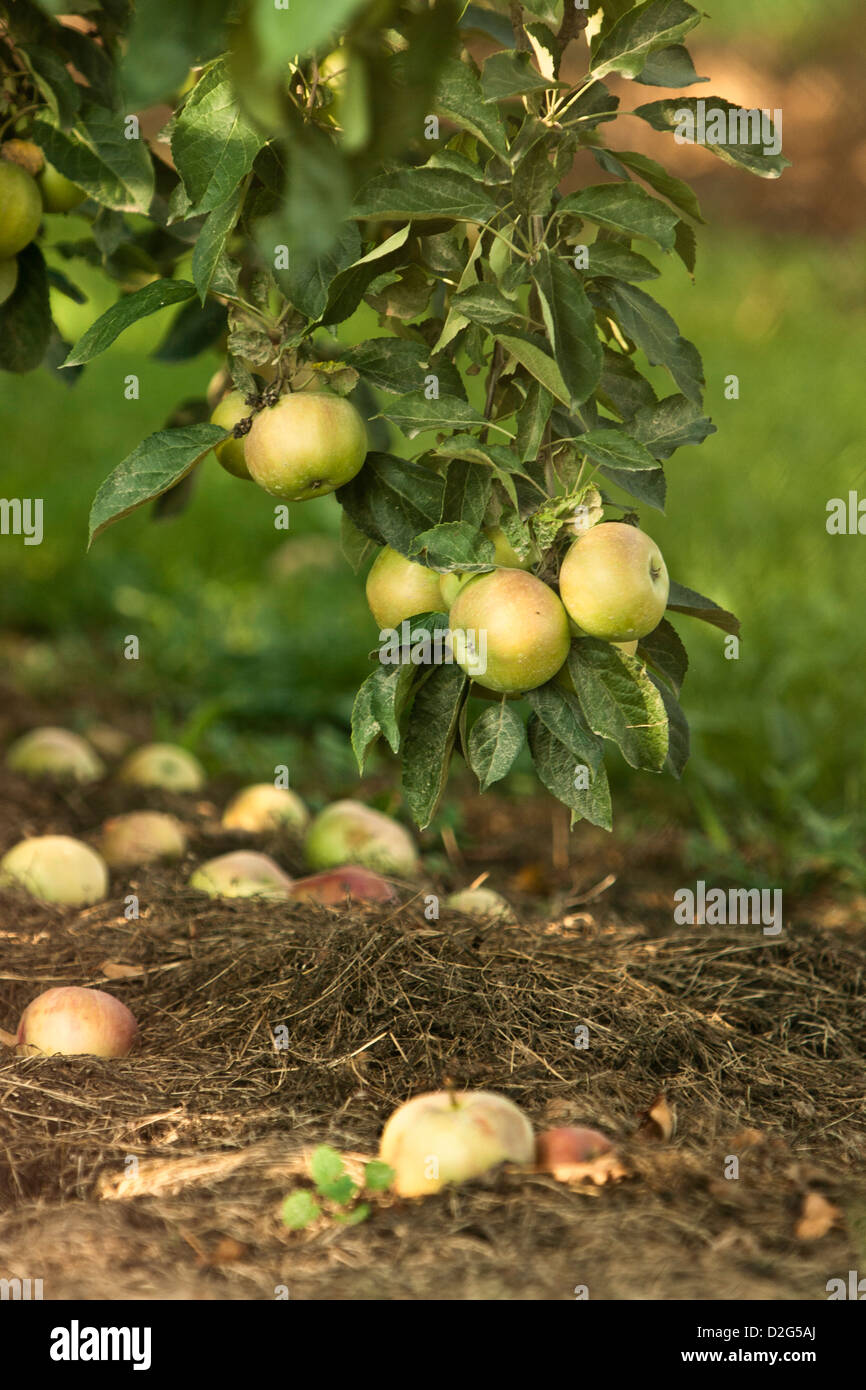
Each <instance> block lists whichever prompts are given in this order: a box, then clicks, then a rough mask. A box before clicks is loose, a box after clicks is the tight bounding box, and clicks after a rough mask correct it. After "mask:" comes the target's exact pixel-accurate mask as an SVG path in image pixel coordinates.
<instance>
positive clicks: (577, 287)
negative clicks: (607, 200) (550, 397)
mask: <svg viewBox="0 0 866 1390" xmlns="http://www.w3.org/2000/svg"><path fill="white" fill-rule="evenodd" d="M534 279H535V283H536V286H537V288H538V294H539V298H540V300H541V309H542V314H543V316H544V322H545V326H546V328H547V332H548V335H549V337H550V341H551V344H552V346H553V351H554V356H555V357H556V365H557V367H558V369H559V372H560V373H561V376H562V380H563V383H564V385H565V389H566V391H567V392H568V393H569V395H570V396H571V399H572V401H574V402H575V403H576V404H577V405H580V404H582V403H583V401H585V400H586V399H587V397H588V396H590V395H591V394H592V392H593V391H594V390H595V388H596V386H597V385H598V382H599V377H600V376H601V361H602V355H601V343H600V342H599V339H598V333H597V332H596V327H595V314H594V313H593V310H592V305H591V304H590V302H589V300H588V299H587V297H586V291H585V290H584V288H583V283H582V281H581V278H580V276H579V275H578V274H577V272H576V271H575V270H573V269H572V267H571V266H570V265H569V264H568V262H566V261H564V260H563V259H562V258H561V257H560V256H551V254H550V252H549V251H548V249H547V247H542V249H541V251H540V253H539V258H538V264H537V265H536V267H535V272H534ZM500 341H503V340H502V339H500ZM503 345H505V344H503ZM508 346H509V347H510V350H511V351H512V352H514V355H515V356H516V357H518V360H521V359H520V357H519V354H518V352H517V351H515V349H514V348H513V346H511V345H510V344H509V345H508ZM523 365H524V366H525V367H527V369H528V370H529V371H533V368H532V365H531V363H530V362H529V361H524V363H523ZM533 375H537V373H536V372H533ZM539 380H541V378H540V377H539ZM542 385H543V386H545V387H547V389H548V390H549V391H553V382H552V379H549V380H547V381H542ZM553 394H554V395H556V394H557V393H556V391H553ZM569 403H570V402H566V404H569Z"/></svg>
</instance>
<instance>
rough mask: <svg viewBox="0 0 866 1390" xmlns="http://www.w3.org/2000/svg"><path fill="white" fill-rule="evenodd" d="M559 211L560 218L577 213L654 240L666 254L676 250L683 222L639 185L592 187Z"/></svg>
mask: <svg viewBox="0 0 866 1390" xmlns="http://www.w3.org/2000/svg"><path fill="white" fill-rule="evenodd" d="M556 211H557V215H559V214H561V213H566V212H576V213H577V214H578V216H579V217H587V218H589V220H590V221H591V222H596V223H597V224H598V225H599V226H600V227H609V228H611V229H612V230H613V231H615V232H621V233H623V234H624V235H625V236H628V237H634V236H638V237H643V238H644V240H646V241H654V242H656V243H657V245H659V246H660V247H661V248H662V250H663V251H672V250H673V247H674V229H675V228H676V225H677V222H678V221H679V218H678V217H677V215H676V213H675V212H672V211H671V209H670V208H669V207H668V205H667V203H662V202H660V201H659V199H658V198H653V197H652V195H651V194H649V193H647V192H646V190H645V189H643V188H639V187H638V185H637V184H636V183H596V184H591V185H589V186H588V187H586V188H581V189H580V190H579V192H577V193H570V194H569V195H568V197H567V198H563V200H562V202H561V203H559V204H558V206H557V209H556Z"/></svg>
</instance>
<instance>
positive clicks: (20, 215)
mask: <svg viewBox="0 0 866 1390" xmlns="http://www.w3.org/2000/svg"><path fill="white" fill-rule="evenodd" d="M41 221H42V199H41V198H40V196H39V188H38V186H37V183H36V180H35V179H34V178H33V176H32V174H28V172H27V170H26V169H23V168H22V167H21V165H20V164H13V163H11V161H9V160H6V159H0V260H3V261H5V260H8V259H9V257H10V256H17V254H18V252H19V251H23V250H24V247H25V246H27V245H28V243H29V242H31V241H32V240H33V238H34V237H35V235H36V233H37V232H38V231H39V223H40V222H41Z"/></svg>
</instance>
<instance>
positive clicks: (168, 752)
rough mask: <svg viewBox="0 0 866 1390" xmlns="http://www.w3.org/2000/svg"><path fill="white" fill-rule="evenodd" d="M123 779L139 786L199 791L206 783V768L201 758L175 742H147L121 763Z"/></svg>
mask: <svg viewBox="0 0 866 1390" xmlns="http://www.w3.org/2000/svg"><path fill="white" fill-rule="evenodd" d="M118 775H119V777H120V780H121V781H122V782H134V783H135V785H136V786H138V787H161V788H162V790H163V791H167V792H197V791H199V790H200V788H201V787H203V786H204V780H205V777H204V769H203V768H202V765H201V763H200V762H199V761H198V758H195V757H193V755H192V753H188V752H187V751H186V749H185V748H179V747H178V746H177V744H174V743H146V744H145V745H144V746H143V747H142V748H136V750H135V752H134V753H130V755H129V757H128V758H127V759H126V761H125V762H124V763H123V764H122V766H121V769H120V773H119V774H118Z"/></svg>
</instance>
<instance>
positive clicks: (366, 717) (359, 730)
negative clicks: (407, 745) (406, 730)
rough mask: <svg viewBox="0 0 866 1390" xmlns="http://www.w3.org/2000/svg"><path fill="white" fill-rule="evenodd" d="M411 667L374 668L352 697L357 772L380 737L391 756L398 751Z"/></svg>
mask: <svg viewBox="0 0 866 1390" xmlns="http://www.w3.org/2000/svg"><path fill="white" fill-rule="evenodd" d="M413 674H414V672H413V668H412V667H411V666H409V665H405V664H403V663H401V664H400V665H394V666H385V665H382V664H380V665H378V666H377V667H376V670H375V671H374V672H373V673H372V675H370V676H368V677H367V679H366V680H365V681H364V683H363V685H362V686H361V688H360V690H359V691H358V693H357V695H356V696H355V703H354V704H353V706H352V749H353V751H354V754H355V760H356V762H357V764H358V770H359V772H363V771H364V764H365V763H366V761H367V755H368V753H369V751H370V748H371V746H372V744H374V743H375V742H376V739H377V738H378V737H379V735H380V734H383V735H384V737H385V738H386V739H387V741H388V746H389V747H390V749H391V752H392V753H399V751H400V716H401V715H402V713H403V710H404V708H405V705H406V700H407V699H408V696H409V689H410V686H411V684H412V676H413Z"/></svg>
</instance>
